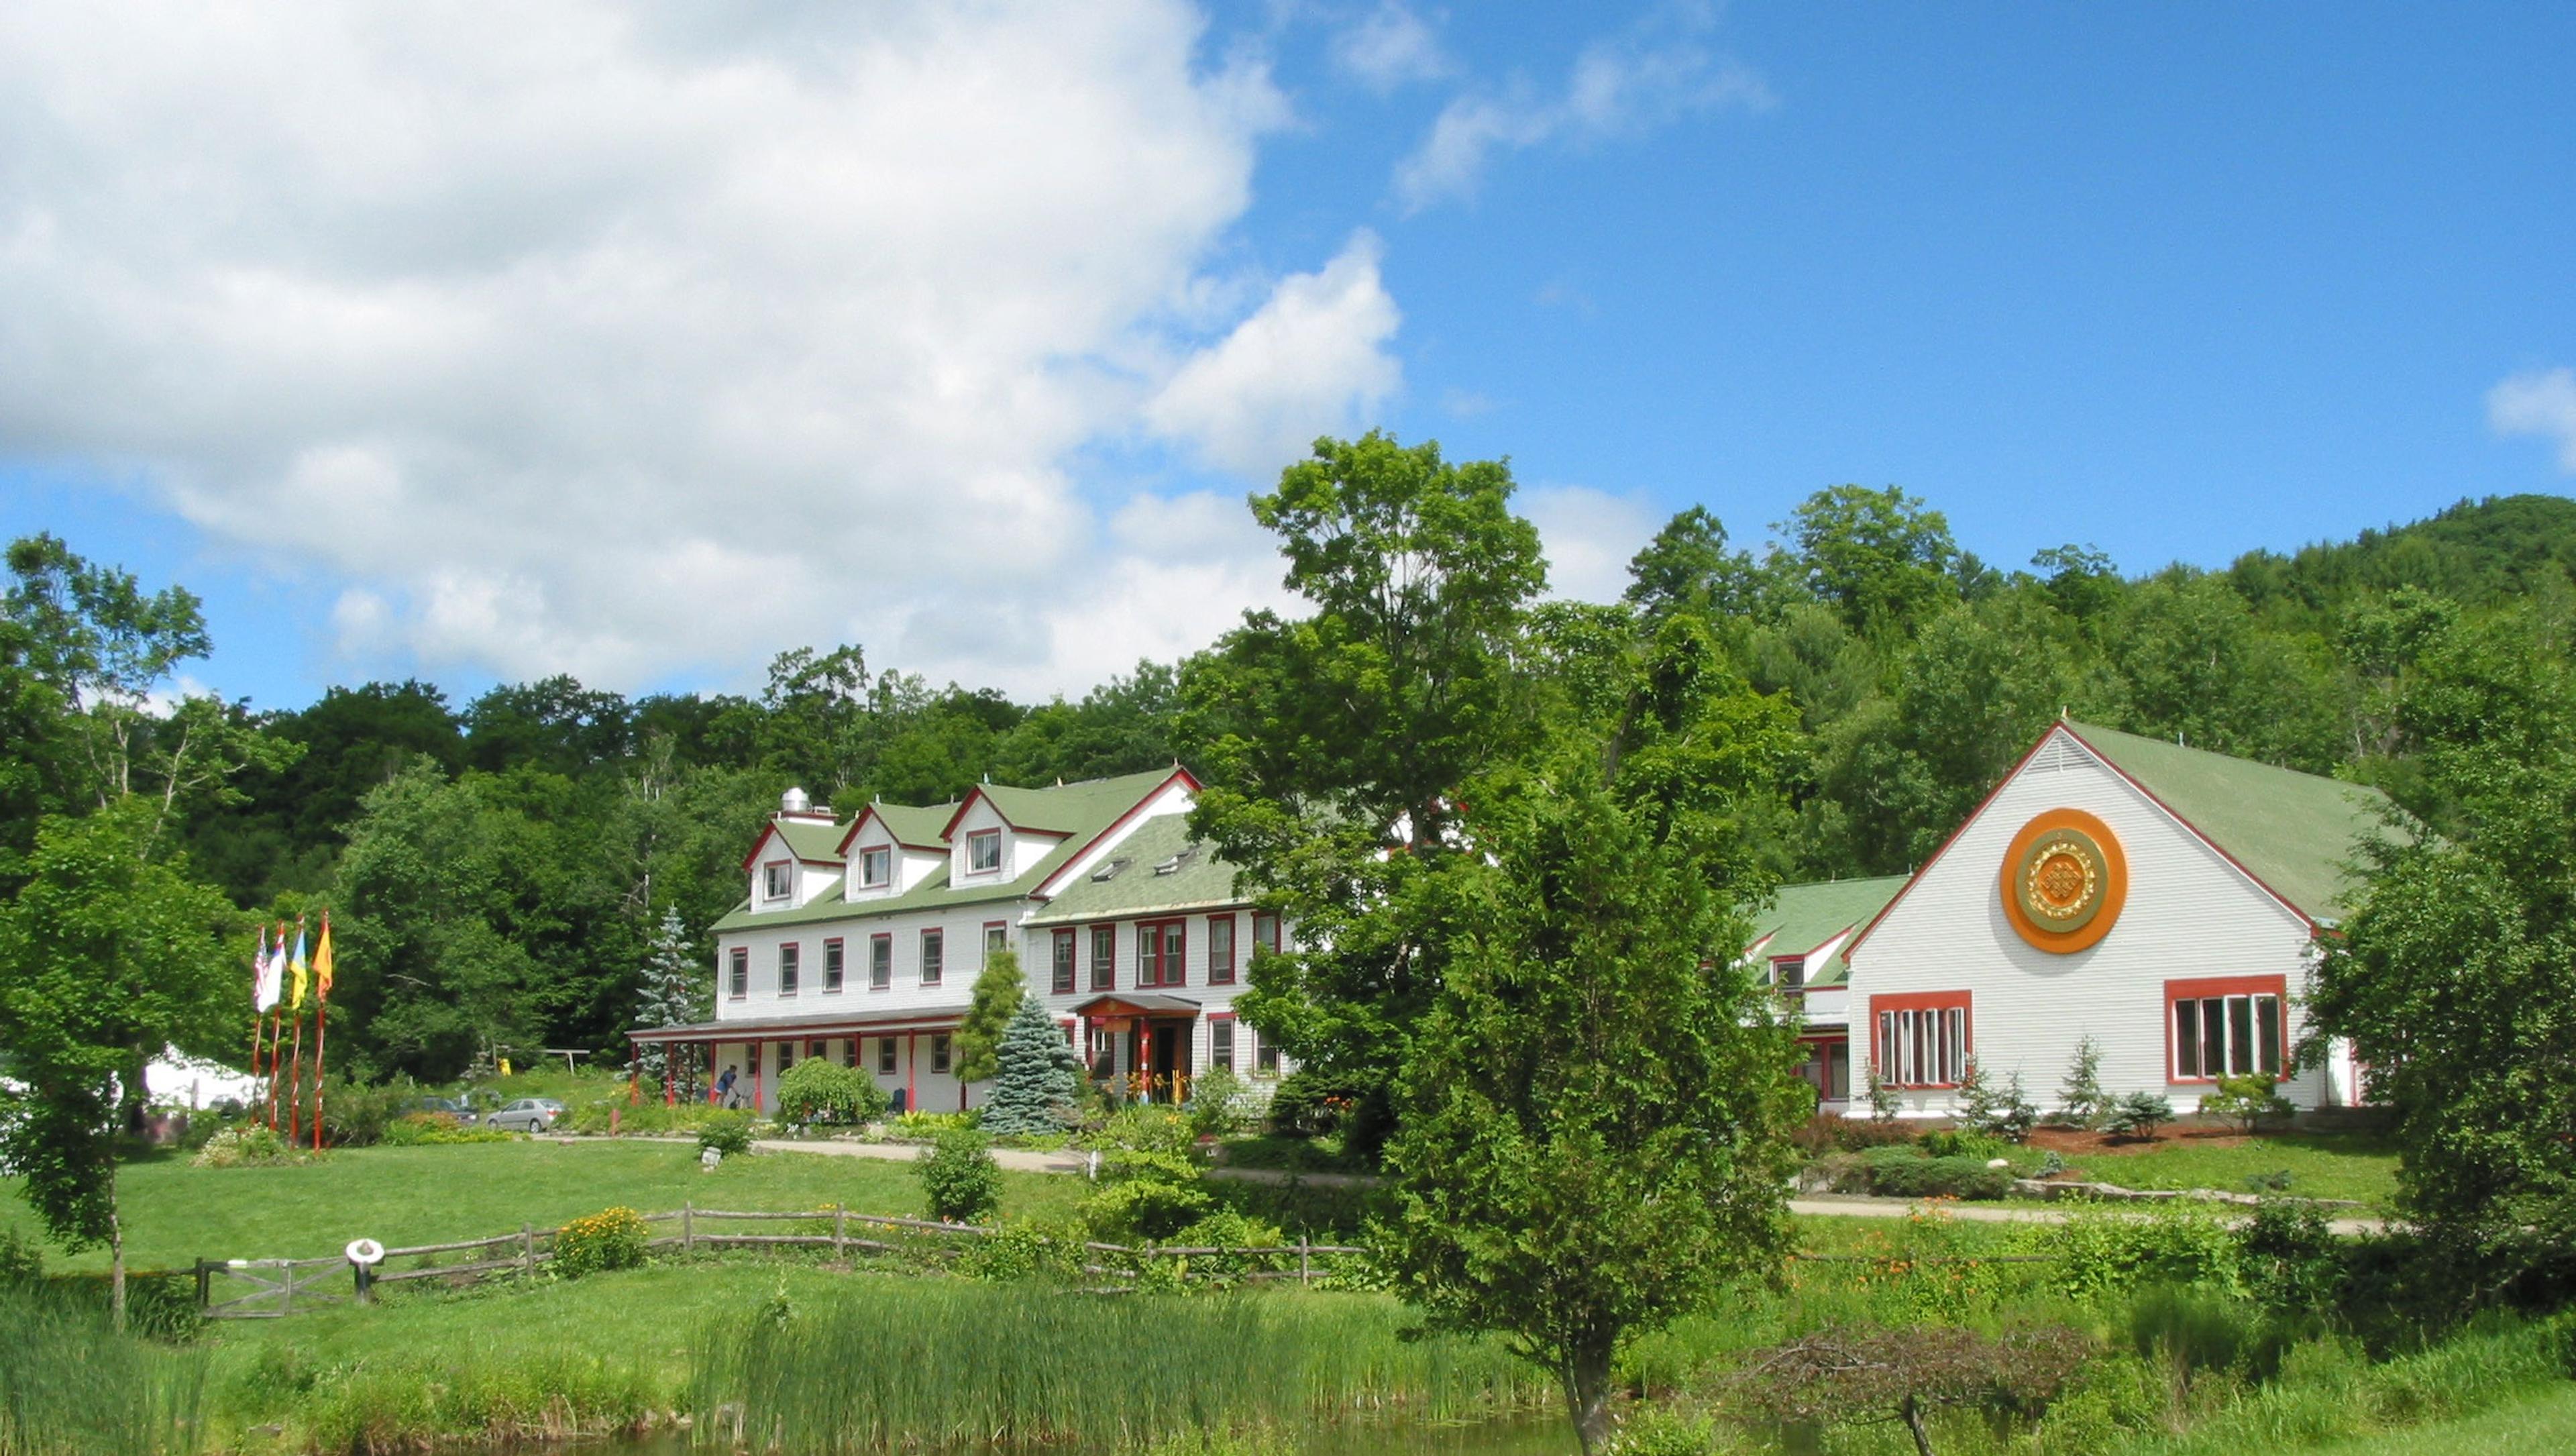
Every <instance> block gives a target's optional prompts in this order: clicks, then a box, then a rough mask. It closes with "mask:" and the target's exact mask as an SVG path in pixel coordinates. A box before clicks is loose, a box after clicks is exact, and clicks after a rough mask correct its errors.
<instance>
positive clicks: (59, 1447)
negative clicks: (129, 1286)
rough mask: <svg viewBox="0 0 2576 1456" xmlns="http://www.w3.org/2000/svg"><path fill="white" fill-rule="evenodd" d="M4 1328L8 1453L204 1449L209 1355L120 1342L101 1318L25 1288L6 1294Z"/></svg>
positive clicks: (159, 1453)
mask: <svg viewBox="0 0 2576 1456" xmlns="http://www.w3.org/2000/svg"><path fill="white" fill-rule="evenodd" d="M138 1292H139V1291H138ZM141 1305H142V1301H141V1300H140V1299H138V1300H137V1312H138V1319H137V1321H136V1322H137V1323H138V1324H141V1323H143V1321H142V1320H141V1319H140V1318H139V1315H140V1312H141ZM188 1312H189V1313H191V1314H193V1313H194V1311H193V1309H191V1310H189V1311H188ZM0 1324H5V1326H6V1327H7V1329H8V1331H9V1338H8V1339H7V1340H6V1341H0V1411H5V1412H6V1414H5V1415H4V1416H0V1449H6V1450H8V1451H10V1452H13V1453H15V1452H27V1453H30V1456H37V1453H42V1456H55V1453H61V1456H74V1453H77V1456H175V1453H181V1452H192V1451H196V1450H199V1449H201V1448H202V1446H203V1444H204V1436H203V1433H202V1425H203V1422H204V1412H205V1406H206V1358H205V1355H204V1354H203V1352H201V1351H195V1350H181V1349H173V1348H171V1347H170V1346H169V1345H168V1344H165V1343H161V1342H158V1341H147V1340H144V1339H139V1338H136V1337H134V1336H130V1335H122V1334H118V1333H116V1332H115V1331H113V1330H111V1329H110V1328H109V1326H108V1322H107V1321H106V1320H104V1319H102V1318H100V1317H99V1315H98V1313H96V1312H95V1310H94V1309H90V1308H82V1307H80V1306H79V1305H78V1304H77V1303H75V1302H73V1301H69V1300H63V1299H58V1298H50V1297H47V1295H45V1294H44V1293H42V1292H40V1291H38V1290H35V1289H33V1288H29V1287H24V1286H21V1287H17V1288H11V1289H6V1290H0Z"/></svg>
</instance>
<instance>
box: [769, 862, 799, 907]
mask: <svg viewBox="0 0 2576 1456" xmlns="http://www.w3.org/2000/svg"><path fill="white" fill-rule="evenodd" d="M795 873H796V867H795V866H794V865H792V864H790V863H789V862H788V861H786V860H783V859H774V860H771V861H770V862H769V863H767V864H765V865H762V866H761V867H760V897H761V898H762V899H764V900H784V899H786V898H787V897H788V895H789V894H790V893H791V892H792V891H793V890H794V889H795V888H796V882H795V880H794V878H793V876H794V875H795Z"/></svg>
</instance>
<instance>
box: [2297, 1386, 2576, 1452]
mask: <svg viewBox="0 0 2576 1456" xmlns="http://www.w3.org/2000/svg"><path fill="white" fill-rule="evenodd" d="M2526 1451H2528V1452H2541V1451H2576V1386H2565V1387H2561V1388H2560V1389H2557V1390H2553V1391H2551V1392H2550V1393H2549V1394H2547V1395H2544V1396H2542V1397H2540V1398H2539V1399H2537V1400H2530V1401H2525V1402H2523V1403H2521V1404H2519V1405H2509V1406H2504V1407H2501V1408H2499V1409H2496V1410H2491V1411H2487V1412H2485V1413H2483V1414H2480V1415H2474V1416H2470V1417H2468V1418H2467V1419H2465V1420H2458V1421H2451V1422H2447V1423H2445V1424H2443V1425H2438V1426H2419V1427H2416V1428H2415V1429H2413V1430H2406V1431H2390V1432H2388V1433H2386V1434H2385V1435H2378V1436H2371V1437H2367V1438H2365V1439H2363V1440H2359V1441H2340V1442H2337V1443H2336V1444H2334V1445H2332V1446H2320V1447H2318V1448H2317V1449H2316V1452H2315V1456H2495V1453H2498V1452H2512V1453H2519V1452H2526Z"/></svg>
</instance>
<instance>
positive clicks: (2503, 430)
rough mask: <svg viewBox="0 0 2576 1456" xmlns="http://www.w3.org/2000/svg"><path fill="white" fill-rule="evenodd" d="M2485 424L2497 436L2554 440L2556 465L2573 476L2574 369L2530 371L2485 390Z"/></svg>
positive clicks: (2575, 468)
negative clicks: (2539, 437) (2538, 437)
mask: <svg viewBox="0 0 2576 1456" xmlns="http://www.w3.org/2000/svg"><path fill="white" fill-rule="evenodd" d="M2487 425H2488V427H2489V428H2490V429H2493V430H2494V431H2495V432H2496V433H2497V434H2499V435H2540V436H2543V437H2545V438H2549V439H2553V440H2556V441H2557V442H2558V468H2559V469H2561V470H2564V471H2566V472H2567V473H2569V474H2570V475H2576V369H2548V370H2539V369H2535V370H2531V371H2530V372H2528V373H2523V374H2516V375H2513V376H2512V377H2510V378H2508V379H2505V380H2504V381H2502V382H2501V383H2499V384H2497V385H2496V387H2495V388H2493V389H2490V390H2488V391H2487Z"/></svg>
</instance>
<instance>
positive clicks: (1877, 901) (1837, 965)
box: [1753, 875, 1908, 986]
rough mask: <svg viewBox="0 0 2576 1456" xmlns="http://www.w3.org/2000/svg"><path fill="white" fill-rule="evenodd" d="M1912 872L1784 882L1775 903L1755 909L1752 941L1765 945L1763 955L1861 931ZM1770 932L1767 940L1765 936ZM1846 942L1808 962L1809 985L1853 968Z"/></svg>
mask: <svg viewBox="0 0 2576 1456" xmlns="http://www.w3.org/2000/svg"><path fill="white" fill-rule="evenodd" d="M1907 878H1908V876H1905V875H1880V876H1878V877H1877V878H1875V879H1866V880H1823V881H1819V882H1817V883H1814V884H1807V885H1782V886H1781V887H1780V893H1779V895H1778V896H1777V897H1776V898H1774V899H1773V900H1772V902H1771V908H1770V909H1769V910H1767V911H1765V912H1763V913H1762V914H1759V915H1756V916H1755V917H1754V919H1753V924H1754V943H1755V944H1757V945H1761V946H1762V958H1763V959H1765V960H1771V959H1775V958H1777V957H1780V956H1793V955H1806V954H1809V953H1810V952H1812V951H1814V950H1815V949H1816V947H1818V946H1820V945H1823V944H1824V943H1825V942H1826V941H1829V940H1831V939H1833V938H1834V937H1835V936H1838V935H1842V934H1844V933H1846V932H1849V931H1857V930H1859V929H1860V928H1861V927H1862V926H1864V925H1867V924H1868V923H1869V922H1870V921H1871V920H1873V919H1875V918H1876V917H1877V915H1878V912H1879V911H1881V910H1884V909H1886V908H1887V902H1888V901H1890V900H1893V899H1895V898H1896V892H1897V891H1899V890H1902V889H1904V888H1905V882H1906V880H1907ZM1765 936H1767V937H1769V943H1768V944H1764V943H1763V938H1764V937H1765ZM1849 948H1850V946H1849V943H1848V942H1846V943H1845V944H1844V945H1843V946H1840V947H1837V948H1836V949H1835V951H1834V955H1833V959H1831V960H1829V961H1827V962H1825V963H1824V964H1822V965H1809V966H1808V967H1807V968H1806V983H1807V984H1808V985H1810V986H1838V985H1841V984H1842V983H1843V981H1844V978H1845V977H1846V976H1847V975H1848V974H1849V973H1850V971H1851V965H1850V963H1849V962H1848V961H1846V960H1844V959H1843V951H1845V950H1848V949H1849Z"/></svg>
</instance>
